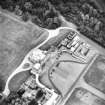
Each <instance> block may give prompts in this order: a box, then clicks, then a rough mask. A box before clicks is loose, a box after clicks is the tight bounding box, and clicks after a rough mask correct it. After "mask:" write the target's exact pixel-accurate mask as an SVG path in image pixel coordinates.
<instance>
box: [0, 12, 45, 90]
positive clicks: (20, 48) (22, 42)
mask: <svg viewBox="0 0 105 105" xmlns="http://www.w3.org/2000/svg"><path fill="white" fill-rule="evenodd" d="M43 33H44V30H41V29H39V28H38V27H37V28H35V27H32V26H31V25H25V24H24V25H23V24H22V23H19V22H17V21H15V20H13V19H10V18H8V17H6V16H4V15H2V14H0V75H1V76H0V77H2V79H1V81H3V82H6V80H7V79H8V77H9V76H10V75H11V73H12V72H13V71H14V70H15V69H16V68H17V67H18V66H19V65H20V63H21V62H22V60H23V58H24V57H25V55H26V54H27V53H28V52H29V51H30V50H31V49H32V48H34V47H35V46H36V45H37V44H40V42H41V41H43V40H45V38H46V34H43ZM40 37H41V38H40ZM1 88H2V86H1Z"/></svg>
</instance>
